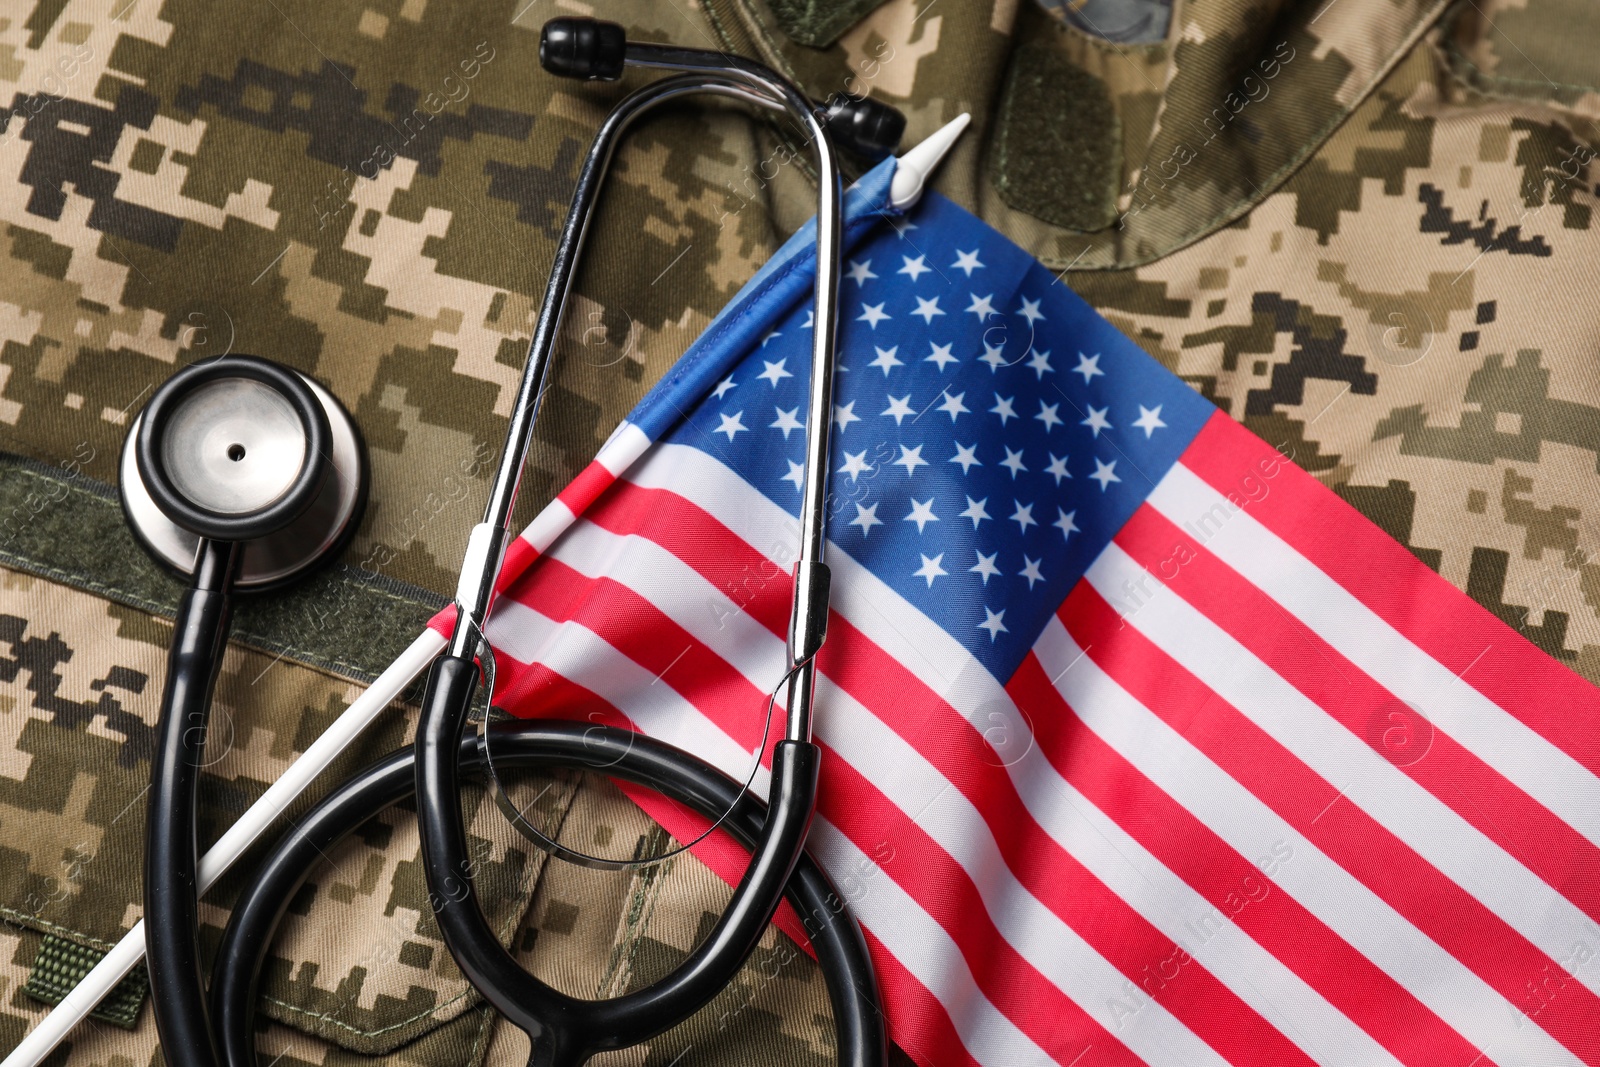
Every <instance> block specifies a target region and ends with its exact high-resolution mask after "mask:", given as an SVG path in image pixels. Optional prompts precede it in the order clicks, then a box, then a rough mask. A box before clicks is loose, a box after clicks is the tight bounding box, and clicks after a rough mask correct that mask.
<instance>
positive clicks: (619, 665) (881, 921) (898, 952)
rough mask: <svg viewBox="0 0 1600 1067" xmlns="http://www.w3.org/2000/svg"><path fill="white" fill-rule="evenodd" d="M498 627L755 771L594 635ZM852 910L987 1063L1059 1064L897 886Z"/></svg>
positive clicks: (696, 747) (518, 621)
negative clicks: (992, 998)
mask: <svg viewBox="0 0 1600 1067" xmlns="http://www.w3.org/2000/svg"><path fill="white" fill-rule="evenodd" d="M590 528H592V527H590ZM564 544H565V543H564ZM630 547H633V546H630ZM496 619H497V620H499V625H498V627H497V628H496V627H495V626H494V624H491V629H493V630H494V632H493V633H491V635H490V637H491V640H492V641H493V642H494V644H495V647H496V648H497V649H499V650H500V651H502V652H504V653H506V654H508V655H510V656H512V657H514V658H516V659H518V660H521V661H522V662H525V663H532V662H539V663H542V664H544V665H545V666H546V667H548V668H550V669H551V670H554V671H556V672H557V673H559V674H561V675H563V676H565V677H567V678H570V679H572V680H574V681H576V682H578V683H579V684H580V685H583V686H584V687H585V688H588V689H590V690H592V691H594V692H595V693H597V694H598V695H600V696H601V697H602V698H603V699H604V700H606V701H607V702H608V703H610V704H612V705H613V706H614V707H616V708H617V709H618V710H620V711H621V712H622V713H623V714H624V715H626V716H628V718H629V719H631V720H632V721H633V722H634V723H636V724H638V725H639V727H640V729H641V730H643V731H644V732H646V733H648V734H650V735H651V736H654V737H658V738H660V739H662V740H664V741H667V742H669V743H671V744H674V745H677V746H678V747H680V748H684V749H687V750H688V751H690V752H693V753H695V754H696V755H698V756H700V757H701V758H702V759H705V760H707V761H708V762H710V763H712V764H714V765H715V766H717V767H718V768H719V769H721V770H722V771H723V772H724V773H726V774H729V775H734V776H739V775H741V774H743V773H747V772H748V770H749V764H748V761H749V759H750V754H749V753H747V752H745V751H744V750H743V749H742V748H741V747H740V745H739V743H738V742H737V741H735V740H734V739H733V738H732V737H731V736H729V735H728V734H727V733H726V732H724V731H723V730H722V729H721V728H720V727H719V726H717V724H716V723H714V722H712V721H711V720H710V719H708V718H707V717H706V716H705V715H704V714H702V713H701V712H700V711H699V709H697V708H695V707H694V706H693V705H692V704H690V703H688V702H687V701H685V700H684V699H683V698H682V697H681V696H679V695H678V694H677V693H676V692H674V691H673V690H672V689H671V687H670V686H668V685H664V684H656V685H652V684H651V683H652V682H653V681H655V677H654V676H653V675H651V673H650V672H649V671H647V670H645V669H644V668H643V667H641V666H639V665H638V664H637V663H635V662H634V661H633V660H631V659H629V658H628V657H627V656H624V655H623V654H622V653H621V652H619V651H617V650H616V649H615V648H613V647H612V646H611V645H610V644H608V643H607V642H606V641H605V640H604V639H603V638H601V637H600V636H599V635H597V634H595V633H594V632H593V631H591V630H589V629H587V628H586V627H583V626H581V625H578V624H577V623H570V622H569V623H556V622H555V621H554V620H552V619H550V618H548V617H547V616H545V615H543V614H541V613H540V612H538V611H536V610H534V609H533V608H530V607H527V606H525V605H523V604H520V603H517V602H515V601H510V600H508V601H506V602H505V603H504V604H503V605H502V606H501V608H500V610H499V613H497V615H496ZM769 784H770V773H769V772H766V771H765V769H764V768H763V773H762V776H761V780H760V781H759V782H758V783H757V786H758V787H759V788H756V789H755V791H756V792H758V793H759V794H760V795H762V796H763V797H764V796H766V794H767V789H768V786H769ZM830 832H831V833H830ZM811 833H812V836H813V838H814V839H816V840H818V841H819V842H821V843H824V844H826V845H827V846H829V847H828V848H827V850H826V851H827V852H828V853H831V854H832V856H833V860H832V869H833V870H835V871H856V872H859V871H862V870H865V869H867V866H868V865H870V863H871V862H872V861H870V860H869V859H868V858H867V857H866V854H865V853H863V852H861V851H860V850H859V849H858V848H856V847H855V846H853V845H851V844H850V843H849V842H848V840H847V839H846V837H845V835H844V834H842V833H840V832H839V831H838V830H836V829H834V828H833V827H832V826H829V825H828V824H827V822H826V821H825V820H823V819H821V818H818V819H816V820H815V821H814V822H813V824H812V830H811ZM874 897H876V898H877V899H876V900H874V899H873V898H874ZM852 906H853V907H854V908H855V909H856V913H857V914H858V915H860V916H862V917H863V919H864V921H868V922H869V924H870V925H871V927H872V931H873V933H874V935H876V936H877V937H878V939H879V940H880V941H882V942H883V943H884V945H885V947H887V948H888V949H889V950H890V951H891V952H893V953H894V954H895V957H896V958H897V959H899V960H900V961H901V963H902V964H903V965H904V966H905V967H906V969H907V970H909V971H910V972H911V973H912V974H913V975H914V976H915V977H916V978H917V980H918V981H920V982H921V983H922V984H923V985H924V986H925V987H927V989H928V990H929V992H931V993H933V995H934V996H935V997H936V998H938V1000H939V1001H940V1003H942V1004H944V1006H945V1008H946V1010H947V1011H949V1013H950V1015H951V1018H952V1020H953V1021H954V1022H955V1023H956V1026H957V1029H958V1031H959V1032H960V1033H961V1035H962V1039H963V1043H964V1044H966V1045H967V1047H968V1050H969V1051H970V1052H972V1054H973V1055H974V1057H976V1058H977V1059H978V1060H979V1061H980V1062H983V1063H993V1064H995V1065H997V1067H1000V1065H1008V1064H1019V1063H1039V1064H1049V1063H1052V1062H1054V1061H1052V1060H1051V1058H1050V1057H1049V1055H1047V1054H1046V1053H1045V1052H1044V1050H1043V1049H1041V1048H1039V1047H1038V1046H1037V1045H1036V1044H1034V1043H1033V1042H1032V1041H1031V1040H1029V1039H1028V1037H1027V1036H1026V1035H1025V1034H1023V1033H1022V1032H1021V1031H1020V1030H1018V1029H1017V1028H1016V1026H1015V1025H1014V1024H1013V1023H1012V1022H1011V1021H1010V1020H1009V1019H1007V1018H1006V1017H1005V1016H1004V1015H1002V1014H1001V1013H1000V1012H999V1011H998V1010H997V1009H996V1008H995V1007H994V1005H993V1004H992V1003H990V1002H989V1001H988V1000H987V999H986V998H985V997H984V996H983V994H982V992H981V991H980V990H979V989H978V988H977V983H976V980H975V979H974V978H973V975H972V972H971V969H970V968H969V967H968V966H967V963H966V961H965V960H964V959H963V958H962V956H961V953H960V950H959V949H958V948H957V947H956V945H955V943H954V942H953V941H952V940H951V939H950V937H949V935H948V934H946V933H945V932H944V931H943V930H942V929H941V928H940V927H939V924H938V923H937V922H935V921H934V919H933V917H932V916H930V915H928V913H927V912H926V911H924V910H923V909H922V907H921V906H920V905H919V904H918V903H917V902H916V901H915V900H913V899H912V898H911V897H910V896H909V895H908V894H907V893H906V892H905V891H904V890H903V889H901V888H900V887H899V886H898V885H896V884H894V879H893V878H887V877H886V878H880V879H874V880H873V882H872V883H871V892H870V893H867V894H864V895H863V896H862V897H861V898H860V899H858V900H856V901H854V902H853V903H852ZM869 916H870V917H871V918H870V919H868V918H867V917H869Z"/></svg>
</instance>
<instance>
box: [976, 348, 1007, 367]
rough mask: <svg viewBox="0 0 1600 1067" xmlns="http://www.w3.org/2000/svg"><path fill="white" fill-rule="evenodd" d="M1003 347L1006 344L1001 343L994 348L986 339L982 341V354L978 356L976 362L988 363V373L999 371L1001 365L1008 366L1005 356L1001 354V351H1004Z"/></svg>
mask: <svg viewBox="0 0 1600 1067" xmlns="http://www.w3.org/2000/svg"><path fill="white" fill-rule="evenodd" d="M1005 347H1006V346H1005V345H1003V344H1002V345H1000V346H999V347H998V348H996V347H995V346H994V345H992V344H990V343H989V342H988V341H985V342H983V355H981V356H979V357H978V362H979V363H987V364H989V373H990V374H997V373H999V371H1000V368H1001V367H1005V366H1009V364H1007V363H1006V357H1005V356H1004V355H1002V353H1003V352H1004V351H1005Z"/></svg>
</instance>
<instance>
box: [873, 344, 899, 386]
mask: <svg viewBox="0 0 1600 1067" xmlns="http://www.w3.org/2000/svg"><path fill="white" fill-rule="evenodd" d="M872 350H873V351H874V352H876V353H878V358H876V359H874V360H873V361H872V362H871V363H868V364H867V366H869V367H877V368H878V369H879V370H881V371H883V376H884V377H885V378H887V377H888V376H889V371H890V369H891V368H894V367H904V366H905V364H904V363H902V362H901V361H900V360H898V359H896V358H895V353H896V352H898V351H900V346H899V345H895V346H894V347H893V348H891V349H888V350H887V351H885V350H884V349H881V348H879V347H878V346H877V345H873V346H872Z"/></svg>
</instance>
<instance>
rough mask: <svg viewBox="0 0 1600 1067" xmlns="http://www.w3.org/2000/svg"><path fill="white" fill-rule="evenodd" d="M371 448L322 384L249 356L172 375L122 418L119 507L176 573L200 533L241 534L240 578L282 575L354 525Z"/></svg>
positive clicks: (266, 579) (276, 582)
mask: <svg viewBox="0 0 1600 1067" xmlns="http://www.w3.org/2000/svg"><path fill="white" fill-rule="evenodd" d="M366 480H367V479H366V457H365V453H364V450H363V448H362V446H361V439H360V436H359V434H358V433H357V431H356V428H355V424H354V423H353V422H352V421H351V419H350V416H349V415H348V414H347V413H346V412H345V410H344V408H343V407H341V406H340V404H339V402H338V401H337V400H335V399H334V398H333V396H332V395H331V394H329V393H328V392H327V390H325V389H323V388H322V387H321V386H320V385H318V384H317V383H315V382H313V381H311V380H310V379H309V378H306V377H304V376H302V375H300V374H298V373H296V372H295V371H292V370H289V369H288V368H285V367H282V366H279V365H278V364H276V363H272V362H269V361H267V360H264V359H259V358H257V357H255V356H243V355H230V356H225V357H223V358H221V359H216V360H208V361H206V362H204V363H197V364H194V365H192V366H189V367H186V368H184V369H183V370H181V371H179V372H178V373H177V374H174V375H173V376H172V377H171V378H169V379H168V380H167V381H166V382H165V383H164V384H163V385H162V386H161V387H160V388H159V389H157V390H156V392H155V395H154V396H152V397H151V399H150V403H149V404H148V405H146V407H145V409H144V411H143V412H141V413H140V415H139V417H138V418H137V419H136V420H135V421H134V423H133V425H132V426H131V427H130V428H129V431H128V437H127V440H126V442H125V443H124V444H123V449H122V459H121V471H120V482H121V496H122V506H123V511H124V512H126V514H127V516H128V521H129V524H130V525H131V526H132V528H133V530H134V533H135V534H136V535H137V536H138V538H139V540H140V542H141V543H142V544H143V545H144V547H145V548H146V549H147V550H148V551H149V552H150V553H151V555H153V556H154V557H155V558H156V560H157V561H158V562H160V563H161V564H162V565H164V566H165V567H167V568H168V569H169V570H172V571H175V572H177V573H179V574H188V573H189V572H190V571H192V569H193V567H194V560H195V552H196V548H197V546H198V545H199V542H200V540H201V539H202V538H205V539H208V540H213V541H229V542H236V543H240V544H242V545H244V557H243V565H242V569H241V572H240V574H239V577H238V579H237V581H236V582H235V586H236V588H239V589H241V590H246V589H252V590H259V589H267V588H274V587H277V586H280V585H283V584H285V583H287V582H290V581H293V580H294V579H295V578H297V577H299V576H301V575H302V574H304V573H306V572H308V571H310V570H311V569H313V568H314V567H316V566H318V565H319V564H321V563H323V562H326V561H327V560H329V559H331V558H332V557H333V556H334V555H335V554H336V552H337V550H338V549H339V548H341V547H342V546H343V545H344V543H345V542H346V541H347V540H348V538H349V536H350V534H351V533H353V532H354V530H355V527H356V524H357V523H358V522H359V520H360V513H361V509H362V505H363V504H364V503H365V496H366Z"/></svg>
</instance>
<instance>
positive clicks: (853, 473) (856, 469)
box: [839, 448, 872, 483]
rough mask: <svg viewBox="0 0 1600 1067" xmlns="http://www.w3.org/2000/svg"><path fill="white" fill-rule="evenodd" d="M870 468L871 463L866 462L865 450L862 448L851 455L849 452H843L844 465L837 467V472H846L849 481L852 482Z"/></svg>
mask: <svg viewBox="0 0 1600 1067" xmlns="http://www.w3.org/2000/svg"><path fill="white" fill-rule="evenodd" d="M871 469H872V464H870V463H868V462H867V450H866V449H864V448H863V449H862V450H861V451H860V452H857V453H856V454H855V455H851V454H850V453H849V452H846V453H845V454H844V466H842V467H840V468H839V473H840V474H848V475H849V476H850V481H851V482H852V483H854V482H856V481H857V480H858V479H859V478H860V477H861V476H862V475H863V474H865V473H866V472H867V471H869V470H871Z"/></svg>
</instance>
